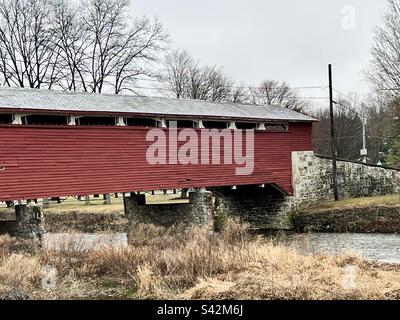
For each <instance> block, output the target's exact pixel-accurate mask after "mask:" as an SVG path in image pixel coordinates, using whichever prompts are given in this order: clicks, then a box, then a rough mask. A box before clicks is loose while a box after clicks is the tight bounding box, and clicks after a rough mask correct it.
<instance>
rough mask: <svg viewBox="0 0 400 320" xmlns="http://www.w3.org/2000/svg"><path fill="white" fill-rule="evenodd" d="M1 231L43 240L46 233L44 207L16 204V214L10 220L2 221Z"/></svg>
mask: <svg viewBox="0 0 400 320" xmlns="http://www.w3.org/2000/svg"><path fill="white" fill-rule="evenodd" d="M0 233H1V234H6V233H8V234H9V235H11V236H14V237H20V238H24V239H31V240H35V241H42V239H43V237H44V235H45V233H46V231H45V228H44V215H43V209H42V207H41V206H38V205H26V204H20V205H16V206H15V216H14V217H13V218H11V219H9V221H2V222H0Z"/></svg>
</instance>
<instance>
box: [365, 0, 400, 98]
mask: <svg viewBox="0 0 400 320" xmlns="http://www.w3.org/2000/svg"><path fill="white" fill-rule="evenodd" d="M387 3H388V11H387V12H386V14H385V16H384V23H383V25H382V26H381V27H377V28H376V29H375V35H374V44H373V47H372V57H373V59H372V62H371V69H370V70H369V72H368V75H369V78H370V79H371V80H372V82H373V83H374V84H375V86H376V87H377V88H378V89H388V88H389V89H390V88H400V64H399V61H400V1H399V0H388V1H387ZM387 93H388V94H394V95H395V96H399V93H400V90H394V91H387Z"/></svg>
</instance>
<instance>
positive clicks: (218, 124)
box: [203, 121, 228, 129]
mask: <svg viewBox="0 0 400 320" xmlns="http://www.w3.org/2000/svg"><path fill="white" fill-rule="evenodd" d="M203 125H204V128H206V129H226V128H227V126H228V125H227V123H226V122H225V121H203Z"/></svg>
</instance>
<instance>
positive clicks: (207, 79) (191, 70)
mask: <svg viewBox="0 0 400 320" xmlns="http://www.w3.org/2000/svg"><path fill="white" fill-rule="evenodd" d="M164 68H165V72H164V73H165V75H164V77H163V78H164V79H165V81H166V84H167V85H166V87H164V88H163V89H166V90H167V91H168V90H170V91H171V92H172V94H173V95H174V96H175V97H176V98H178V99H179V98H186V99H197V100H210V101H226V100H232V91H233V81H232V80H231V79H229V78H228V77H227V76H226V75H225V74H224V73H223V71H222V69H221V68H217V67H216V66H201V65H200V64H199V63H198V62H195V60H194V59H193V58H192V56H191V55H190V54H189V53H188V52H187V51H185V50H183V51H181V50H175V51H172V52H170V53H169V54H167V56H166V57H165V59H164Z"/></svg>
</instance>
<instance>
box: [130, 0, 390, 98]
mask: <svg viewBox="0 0 400 320" xmlns="http://www.w3.org/2000/svg"><path fill="white" fill-rule="evenodd" d="M133 8H134V10H135V14H137V15H142V14H144V15H150V16H156V17H158V18H159V20H160V21H161V22H162V23H163V25H164V26H165V28H166V29H167V31H168V32H169V34H170V36H171V40H172V42H171V46H172V47H173V48H184V49H187V50H189V51H190V52H191V53H192V55H193V56H194V57H195V58H197V59H199V60H200V61H201V62H202V63H205V64H212V65H214V64H215V65H219V66H223V68H224V70H225V72H226V73H227V74H228V75H229V76H231V77H232V78H233V79H234V80H235V81H237V82H239V83H241V82H243V83H244V84H256V83H259V82H260V81H261V80H263V79H267V78H268V79H275V80H285V81H287V82H288V83H289V84H290V85H291V86H295V87H296V86H315V85H318V86H319V85H326V84H327V74H326V73H327V64H328V63H332V64H333V66H334V82H335V87H336V88H337V89H339V90H341V91H344V92H345V93H348V92H350V91H357V92H361V93H365V92H366V91H367V89H368V86H367V84H366V81H365V80H364V76H363V74H362V70H363V69H365V68H366V67H367V66H368V61H369V60H370V48H371V44H372V37H373V33H372V31H373V28H374V27H375V26H376V25H379V24H381V23H382V19H381V18H382V15H383V13H384V11H385V8H386V1H384V0H343V1H342V0H329V1H321V0H301V1H300V0H247V1H244V0H241V1H239V0H201V1H198V0H196V1H195V0H136V1H134V2H133ZM353 8H354V10H355V11H354V13H355V16H353ZM353 22H354V23H353ZM301 93H302V94H303V95H314V96H315V95H326V92H323V91H320V92H318V91H311V92H310V91H306V90H302V91H301Z"/></svg>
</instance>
